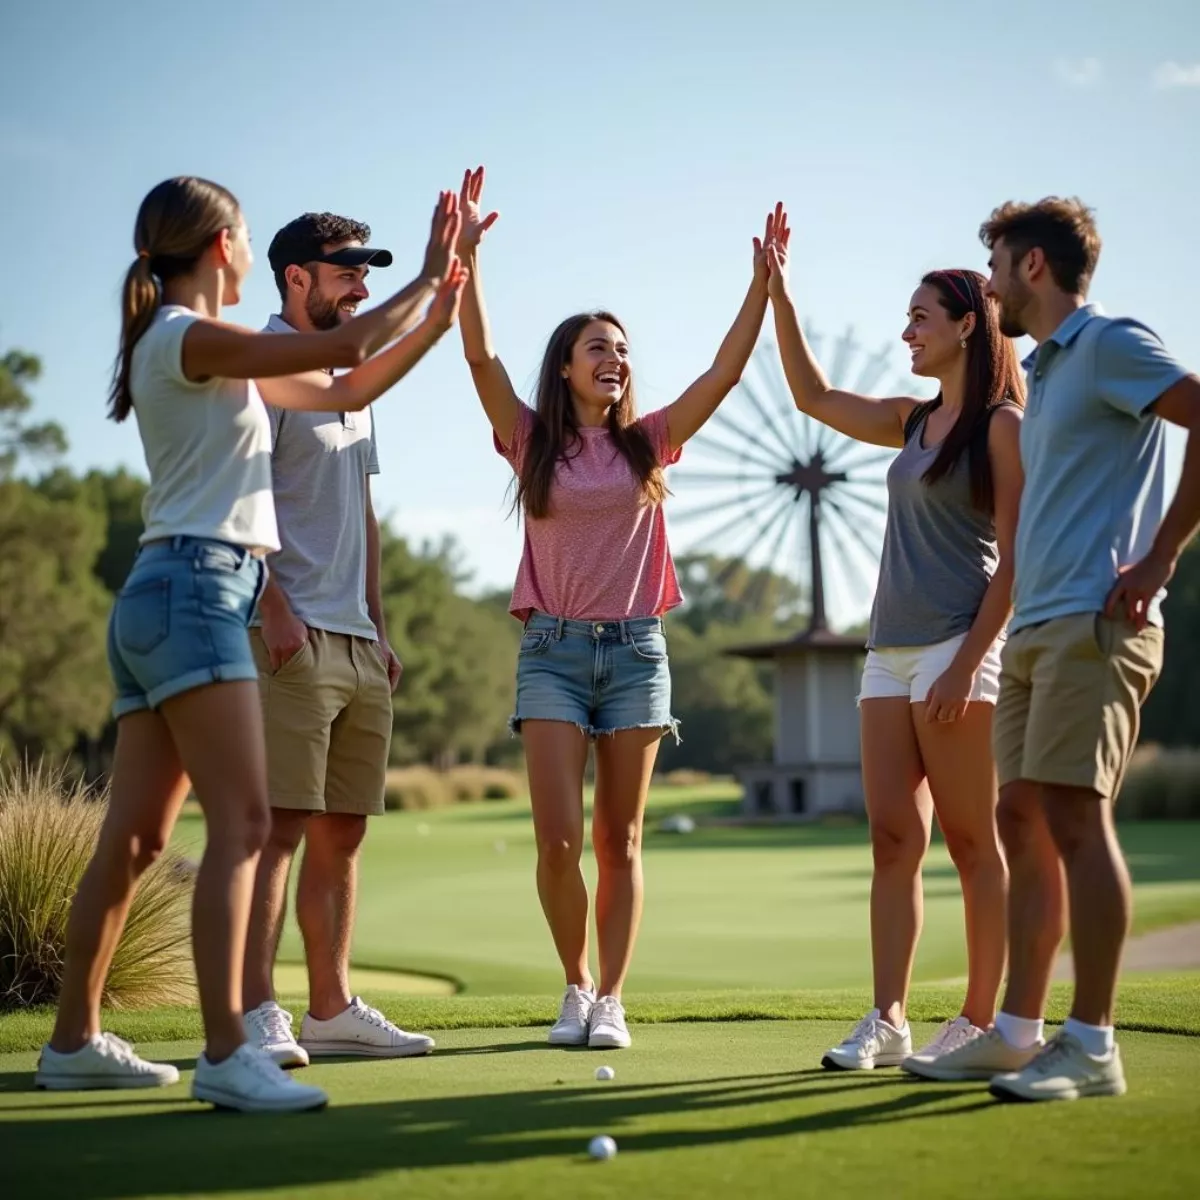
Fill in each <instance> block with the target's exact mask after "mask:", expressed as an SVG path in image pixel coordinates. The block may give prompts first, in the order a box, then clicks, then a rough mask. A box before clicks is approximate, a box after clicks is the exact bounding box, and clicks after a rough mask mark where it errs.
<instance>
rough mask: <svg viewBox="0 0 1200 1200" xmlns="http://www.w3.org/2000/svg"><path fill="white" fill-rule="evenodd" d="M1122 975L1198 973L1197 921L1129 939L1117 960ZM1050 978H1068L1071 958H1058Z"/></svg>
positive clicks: (1199, 928)
mask: <svg viewBox="0 0 1200 1200" xmlns="http://www.w3.org/2000/svg"><path fill="white" fill-rule="evenodd" d="M1121 970H1122V971H1194V970H1200V921H1193V922H1192V923H1191V924H1190V925H1176V926H1174V928H1172V929H1159V930H1156V931H1155V932H1154V933H1144V934H1142V935H1141V937H1135V938H1131V939H1130V941H1129V943H1128V944H1127V945H1126V947H1125V954H1124V957H1123V958H1122V960H1121ZM1054 978H1055V979H1059V980H1069V979H1071V978H1072V972H1071V956H1070V954H1069V953H1067V954H1062V955H1059V959H1058V963H1057V964H1056V965H1055V968H1054Z"/></svg>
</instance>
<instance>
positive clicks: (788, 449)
mask: <svg viewBox="0 0 1200 1200" xmlns="http://www.w3.org/2000/svg"><path fill="white" fill-rule="evenodd" d="M738 387H739V388H740V389H741V391H742V392H744V393H745V394H746V396H747V397H748V398H749V400H750V403H751V404H753V405H754V407H755V408H756V409H758V413H759V416H761V417H762V419H763V420H764V421H765V422H766V425H767V428H768V429H770V431H771V432H772V433H773V434H774V435H775V436H776V438H778V440H779V445H780V446H781V447H782V448H783V452H784V454H786V455H789V456H792V457H795V456H796V454H797V447H796V445H795V444H794V443H795V439H794V438H793V439H791V441H789V439H788V436H787V434H786V433H784V432H782V431H781V430H780V429H779V427H778V426H777V425H776V424H775V421H774V420H773V419H772V417H771V414H770V413H769V412H768V411H767V406H766V405H765V404H764V403H763V402H762V401H761V400H760V399H759V398H758V393H757V392H755V390H754V389H753V388H752V387H751V386H750V382H749V380H747V379H743V380H742V381H741V382H740V383H739V384H738Z"/></svg>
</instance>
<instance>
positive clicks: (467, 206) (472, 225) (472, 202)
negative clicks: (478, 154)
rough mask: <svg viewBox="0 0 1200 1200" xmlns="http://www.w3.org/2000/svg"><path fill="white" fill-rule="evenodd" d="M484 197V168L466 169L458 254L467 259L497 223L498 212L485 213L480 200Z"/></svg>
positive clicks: (459, 204)
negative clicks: (485, 214)
mask: <svg viewBox="0 0 1200 1200" xmlns="http://www.w3.org/2000/svg"><path fill="white" fill-rule="evenodd" d="M482 197H483V168H482V167H476V168H475V170H474V171H464V172H463V181H462V190H461V191H460V192H459V194H458V208H459V211H460V212H461V214H462V229H461V232H460V233H459V235H458V256H459V258H462V259H465V258H467V257H468V256H469V255H471V254H473V253H474V251H475V249H476V247H478V245H479V243H480V242H481V241H482V240H483V235H484V234H485V233H487V231H488V230H489V229H491V227H492V226H493V225H494V224H495V223H496V220H497V218H498V217H499V216H500V214H499V213H498V212H491V213H488V214H487V216H486V217H485V216H484V215H483V208H482V206H481V204H480V200H481V199H482Z"/></svg>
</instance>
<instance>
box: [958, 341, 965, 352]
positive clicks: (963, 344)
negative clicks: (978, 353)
mask: <svg viewBox="0 0 1200 1200" xmlns="http://www.w3.org/2000/svg"><path fill="white" fill-rule="evenodd" d="M958 344H959V345H960V346H961V347H962V348H963V349H964V350H965V349H966V348H967V339H966V338H959V339H958Z"/></svg>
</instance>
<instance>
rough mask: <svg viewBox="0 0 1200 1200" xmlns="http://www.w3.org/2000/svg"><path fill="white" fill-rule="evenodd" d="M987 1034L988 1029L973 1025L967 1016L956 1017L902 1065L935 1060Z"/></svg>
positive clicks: (906, 1065) (905, 1066) (905, 1067)
mask: <svg viewBox="0 0 1200 1200" xmlns="http://www.w3.org/2000/svg"><path fill="white" fill-rule="evenodd" d="M986 1036H987V1030H986V1029H980V1028H979V1026H978V1025H972V1024H971V1022H970V1021H969V1020H967V1018H966V1017H955V1018H954V1020H953V1021H946V1022H945V1023H944V1024H943V1025H942V1027H941V1029H939V1030H938V1031H937V1033H936V1034H935V1035H934V1038H933V1040H932V1041H931V1042H930V1043H929V1044H928V1045H927V1046H923V1047H922V1048H921V1049H920V1050H918V1051H917V1052H916V1054H912V1055H909V1057H908V1058H906V1059H905V1060H904V1062H903V1063H901V1066H903V1067H904V1069H905V1070H907V1069H908V1067H909V1064H911V1063H930V1062H933V1060H934V1059H935V1058H941V1057H942V1055H943V1054H949V1053H950V1051H952V1050H957V1049H958V1048H959V1047H960V1046H965V1045H967V1044H968V1043H970V1042H973V1041H975V1039H976V1038H981V1037H986Z"/></svg>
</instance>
